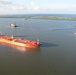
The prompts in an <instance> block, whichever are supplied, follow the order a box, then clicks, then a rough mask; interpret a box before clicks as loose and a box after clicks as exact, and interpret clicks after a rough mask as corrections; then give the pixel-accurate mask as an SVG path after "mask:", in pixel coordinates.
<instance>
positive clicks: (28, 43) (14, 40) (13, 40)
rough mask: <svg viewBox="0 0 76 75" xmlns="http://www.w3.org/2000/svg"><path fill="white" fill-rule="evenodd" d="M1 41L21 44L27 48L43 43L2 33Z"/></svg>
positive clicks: (16, 44) (36, 46)
mask: <svg viewBox="0 0 76 75" xmlns="http://www.w3.org/2000/svg"><path fill="white" fill-rule="evenodd" d="M0 43H5V44H10V45H15V46H21V47H26V48H38V47H40V45H41V43H40V42H39V41H32V40H26V39H21V38H15V37H13V36H5V35H0Z"/></svg>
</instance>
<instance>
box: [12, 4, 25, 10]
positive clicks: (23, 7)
mask: <svg viewBox="0 0 76 75" xmlns="http://www.w3.org/2000/svg"><path fill="white" fill-rule="evenodd" d="M11 8H12V9H13V10H25V9H26V7H25V6H24V5H21V4H19V5H13V6H12V7H11Z"/></svg>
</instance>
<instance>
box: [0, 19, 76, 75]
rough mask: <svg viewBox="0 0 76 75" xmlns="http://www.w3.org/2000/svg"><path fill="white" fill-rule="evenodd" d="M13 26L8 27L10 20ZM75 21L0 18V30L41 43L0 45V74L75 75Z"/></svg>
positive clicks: (3, 32) (6, 33)
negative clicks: (21, 46)
mask: <svg viewBox="0 0 76 75" xmlns="http://www.w3.org/2000/svg"><path fill="white" fill-rule="evenodd" d="M15 22H16V23H17V24H18V27H17V28H10V26H9V25H10V23H15ZM75 26H76V21H63V20H62V21H59V20H58V21H55V20H52V21H51V20H23V19H16V18H0V32H1V33H2V34H4V35H9V36H11V35H13V36H14V37H20V38H23V39H25V38H26V39H31V40H37V39H39V40H40V42H41V43H42V45H41V47H40V48H38V49H34V50H31V49H26V48H20V47H14V46H13V47H10V46H6V45H0V75H76V58H75V57H76V36H75V35H74V33H75V32H76V28H75Z"/></svg>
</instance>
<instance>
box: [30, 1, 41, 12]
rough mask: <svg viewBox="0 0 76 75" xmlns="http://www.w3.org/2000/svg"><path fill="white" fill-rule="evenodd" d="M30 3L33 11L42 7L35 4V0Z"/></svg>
mask: <svg viewBox="0 0 76 75" xmlns="http://www.w3.org/2000/svg"><path fill="white" fill-rule="evenodd" d="M30 5H31V6H30V8H31V10H32V11H38V10H39V8H40V7H39V6H37V5H35V4H34V2H32V1H31V2H30Z"/></svg>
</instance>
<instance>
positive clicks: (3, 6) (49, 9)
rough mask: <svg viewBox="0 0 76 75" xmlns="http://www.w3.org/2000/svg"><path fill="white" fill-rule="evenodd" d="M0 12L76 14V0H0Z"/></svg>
mask: <svg viewBox="0 0 76 75" xmlns="http://www.w3.org/2000/svg"><path fill="white" fill-rule="evenodd" d="M0 14H76V0H0Z"/></svg>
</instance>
